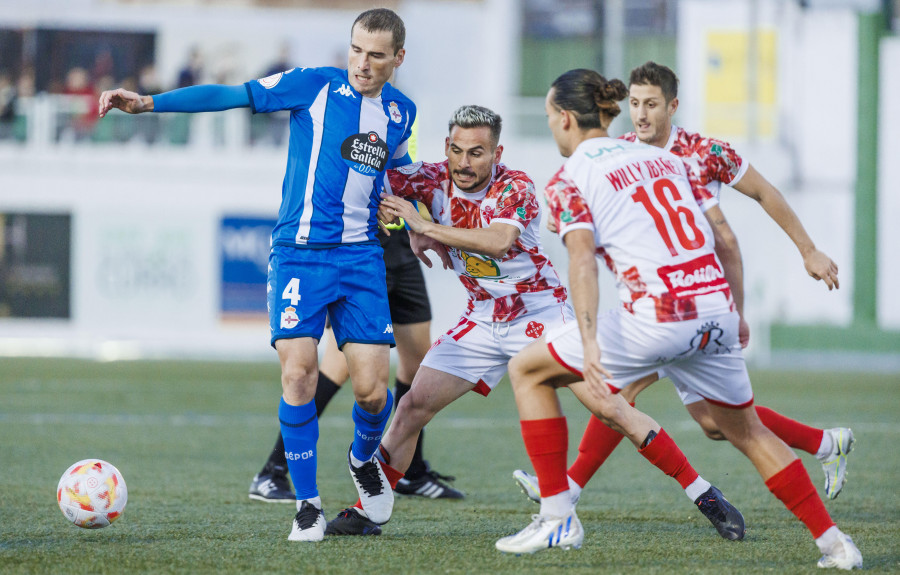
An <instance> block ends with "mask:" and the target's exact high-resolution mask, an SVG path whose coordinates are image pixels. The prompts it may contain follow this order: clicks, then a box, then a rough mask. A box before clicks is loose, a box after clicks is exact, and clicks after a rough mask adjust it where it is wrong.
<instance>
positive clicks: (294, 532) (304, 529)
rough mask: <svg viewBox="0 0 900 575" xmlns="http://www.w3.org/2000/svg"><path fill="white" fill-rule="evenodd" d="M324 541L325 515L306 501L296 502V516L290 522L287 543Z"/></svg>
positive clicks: (319, 508)
mask: <svg viewBox="0 0 900 575" xmlns="http://www.w3.org/2000/svg"><path fill="white" fill-rule="evenodd" d="M322 539H325V513H323V512H322V509H321V507H316V505H315V504H314V503H311V502H310V501H309V500H308V499H304V500H303V501H297V514H296V515H295V516H294V520H293V521H292V522H291V534H290V535H288V541H321V540H322Z"/></svg>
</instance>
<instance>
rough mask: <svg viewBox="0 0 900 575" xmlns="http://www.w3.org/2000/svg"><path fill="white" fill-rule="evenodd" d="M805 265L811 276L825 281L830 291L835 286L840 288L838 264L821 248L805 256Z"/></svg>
mask: <svg viewBox="0 0 900 575" xmlns="http://www.w3.org/2000/svg"><path fill="white" fill-rule="evenodd" d="M803 266H804V267H805V268H806V273H808V274H809V275H810V277H812V278H815V279H817V280H822V281H823V282H825V285H827V286H828V289H829V291H830V290H832V289H835V288H838V289H840V287H841V286H840V284H839V283H838V267H837V264H836V263H834V262H833V261H831V258H830V257H828V256H827V255H825V253H824V252H820V251H819V250H813V251H811V252H809V253H808V254H806V256H804V257H803Z"/></svg>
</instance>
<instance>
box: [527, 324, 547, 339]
mask: <svg viewBox="0 0 900 575" xmlns="http://www.w3.org/2000/svg"><path fill="white" fill-rule="evenodd" d="M542 333H544V324H542V323H538V322H536V321H530V322H528V327H527V328H525V335H527V336H528V337H531V338H534V339H537V338H539V337H541V334H542Z"/></svg>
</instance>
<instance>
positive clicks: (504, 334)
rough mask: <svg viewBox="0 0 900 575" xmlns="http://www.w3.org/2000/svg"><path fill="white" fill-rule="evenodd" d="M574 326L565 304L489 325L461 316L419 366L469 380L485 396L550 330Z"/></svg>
mask: <svg viewBox="0 0 900 575" xmlns="http://www.w3.org/2000/svg"><path fill="white" fill-rule="evenodd" d="M570 323H571V324H572V325H575V316H574V315H573V314H572V308H570V307H569V306H568V305H567V304H562V305H559V306H554V307H550V308H546V309H543V310H539V311H536V312H530V313H526V314H525V315H523V316H521V317H519V318H517V319H514V320H512V321H510V322H504V323H492V322H484V321H479V320H473V319H470V318H469V317H468V316H465V315H464V316H462V317H461V318H460V319H459V323H457V324H456V326H455V327H453V328H452V329H451V330H450V331H448V332H447V333H445V334H444V335H442V336H441V337H439V338H438V340H437V341H436V342H434V345H432V346H431V349H430V350H428V353H427V354H426V355H425V359H423V360H422V365H424V366H427V367H430V368H431V369H436V370H438V371H443V372H444V373H449V374H451V375H455V376H457V377H461V378H462V379H464V380H466V381H469V382H471V383H472V385H474V386H475V387H474V389H473V391H475V392H476V393H480V394H481V395H487V394H488V393H490V391H491V390H492V389H494V387H496V386H497V384H498V383H500V380H501V379H503V376H504V375H506V369H507V364H508V363H509V360H510V359H512V357H513V356H514V355H516V354H517V353H519V352H520V351H522V350H523V349H524V348H525V346H527V345H528V344H530V343H532V342H533V341H535V340H536V339H538V338H539V337H541V336H542V335H543V334H545V333H547V331H548V330H550V329H559V328H561V327H563V326H565V325H567V324H570Z"/></svg>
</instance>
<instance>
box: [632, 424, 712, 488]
mask: <svg viewBox="0 0 900 575" xmlns="http://www.w3.org/2000/svg"><path fill="white" fill-rule="evenodd" d="M638 453H640V454H641V455H643V456H644V457H646V458H647V461H649V462H650V463H652V464H653V465H655V466H657V467H658V468H659V469H660V471H662V472H663V473H665V474H666V475H668V476H670V477H674V478H675V481H677V482H678V484H679V485H681V488H682V489H687V486H688V485H690V484H691V483H693V482H694V480H696V479H697V478H698V477H700V475H699V474H698V473H697V472H696V471H694V468H693V467H691V464H690V463H688V460H687V457H685V455H684V453H682V452H681V449H679V447H678V446H677V445H675V442H674V441H673V440H672V438H671V437H669V434H668V433H666V430H665V429H660V430H659V433H657V434H656V437H654V438H653V441H651V442H650V445H648V446H647V447H645V448H643V449H638Z"/></svg>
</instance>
